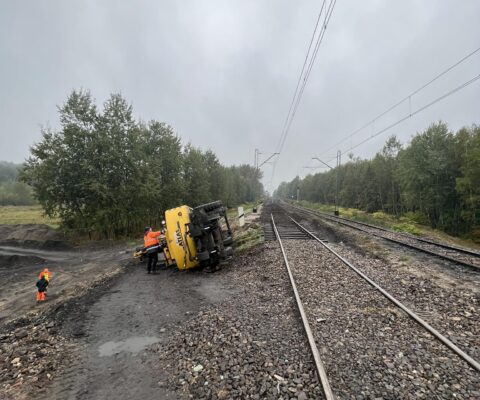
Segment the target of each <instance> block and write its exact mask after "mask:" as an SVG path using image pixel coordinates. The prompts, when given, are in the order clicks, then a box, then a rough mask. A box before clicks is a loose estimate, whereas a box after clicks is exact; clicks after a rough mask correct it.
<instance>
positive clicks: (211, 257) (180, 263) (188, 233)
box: [134, 201, 233, 270]
mask: <svg viewBox="0 0 480 400" xmlns="http://www.w3.org/2000/svg"><path fill="white" fill-rule="evenodd" d="M164 235H165V236H164V238H162V240H161V241H160V248H159V250H160V251H159V253H160V254H161V253H162V252H163V255H164V261H162V260H161V261H160V262H161V263H162V262H164V263H165V264H166V265H167V266H170V265H176V266H177V268H178V269H189V268H194V267H206V268H208V269H209V270H217V269H218V268H219V266H220V264H221V263H222V262H224V261H226V260H227V259H229V258H230V257H231V256H232V255H233V250H232V247H231V246H232V243H233V238H232V230H231V229H230V224H229V222H228V218H227V210H226V208H225V207H224V206H223V204H222V202H221V201H214V202H212V203H208V204H203V205H201V206H198V207H195V208H193V209H192V208H190V207H188V206H180V207H176V208H172V209H170V210H167V211H165V232H164ZM145 254H146V250H145V249H144V248H137V251H136V252H135V254H134V257H139V258H142V257H143V256H145Z"/></svg>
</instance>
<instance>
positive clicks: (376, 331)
mask: <svg viewBox="0 0 480 400" xmlns="http://www.w3.org/2000/svg"><path fill="white" fill-rule="evenodd" d="M285 246H286V251H287V254H288V256H289V260H290V263H291V267H292V269H293V272H294V275H295V278H296V281H297V285H298V288H299V292H300V295H301V297H302V300H303V302H304V305H305V308H306V311H307V315H308V318H309V321H310V323H311V326H312V329H313V330H314V335H315V338H316V341H317V345H318V346H319V348H321V352H322V358H323V360H324V362H325V364H326V369H327V374H328V376H329V377H330V380H331V384H332V387H333V390H334V393H335V394H336V395H337V396H338V397H339V398H342V399H356V400H361V399H371V398H383V399H422V398H423V399H432V398H435V399H452V398H456V399H471V400H473V399H478V398H480V389H479V388H480V376H479V374H478V373H477V372H476V371H474V370H473V369H471V368H470V367H469V366H468V364H466V363H465V362H464V361H462V360H461V359H459V358H458V357H457V356H456V355H454V354H453V353H451V351H450V350H448V349H447V348H446V347H445V346H444V345H443V344H441V343H439V342H438V341H437V340H436V339H434V338H433V337H431V335H430V334H429V333H428V332H426V331H425V330H424V328H422V327H420V326H419V325H418V324H417V323H416V322H414V321H413V320H411V319H410V318H409V317H408V316H407V315H406V314H404V313H403V312H401V311H400V310H398V309H397V308H395V306H394V305H393V304H392V303H390V302H389V301H388V300H387V299H386V298H384V297H383V296H382V295H381V294H379V292H377V291H375V290H374V289H373V288H371V286H369V285H368V284H367V283H366V282H365V281H363V280H362V279H361V278H359V277H358V276H357V275H356V274H354V273H353V272H352V271H351V270H350V269H348V268H347V267H346V266H345V265H344V264H343V263H341V262H339V261H338V259H337V258H335V257H334V256H333V255H331V253H329V252H327V251H326V250H325V249H324V248H323V247H322V246H321V245H320V244H318V243H316V244H312V242H305V241H288V242H287V243H286V244H285ZM312 246H313V247H312ZM352 258H353V259H352V260H351V261H352V262H353V263H354V264H355V263H356V262H357V261H358V259H359V257H358V256H357V257H356V258H355V257H352Z"/></svg>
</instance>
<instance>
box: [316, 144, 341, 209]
mask: <svg viewBox="0 0 480 400" xmlns="http://www.w3.org/2000/svg"><path fill="white" fill-rule="evenodd" d="M341 157H342V152H341V151H340V150H338V151H337V166H336V171H335V211H334V214H335V215H338V214H339V212H338V208H339V207H338V170H339V169H340V163H341ZM312 160H317V161H320V162H321V163H322V164H323V165H325V166H327V167H328V168H330V169H333V168H332V167H331V166H330V165H328V164H327V163H326V162H324V161H322V160H320V159H319V158H318V157H312Z"/></svg>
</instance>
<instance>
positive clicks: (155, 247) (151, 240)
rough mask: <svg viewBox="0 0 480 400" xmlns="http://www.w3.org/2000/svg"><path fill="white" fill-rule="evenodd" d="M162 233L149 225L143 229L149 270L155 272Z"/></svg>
mask: <svg viewBox="0 0 480 400" xmlns="http://www.w3.org/2000/svg"><path fill="white" fill-rule="evenodd" d="M161 234H162V232H161V231H156V232H154V231H152V228H150V227H149V226H147V227H145V229H144V231H143V246H144V247H145V252H146V254H147V256H148V263H147V272H148V273H150V272H151V271H153V272H155V270H156V268H157V262H158V251H159V249H160V242H159V237H160V235H161Z"/></svg>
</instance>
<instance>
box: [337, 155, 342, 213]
mask: <svg viewBox="0 0 480 400" xmlns="http://www.w3.org/2000/svg"><path fill="white" fill-rule="evenodd" d="M341 157H342V152H341V151H340V150H338V151H337V171H336V174H335V215H338V214H340V213H339V211H338V208H337V207H338V171H339V169H340V163H341Z"/></svg>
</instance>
